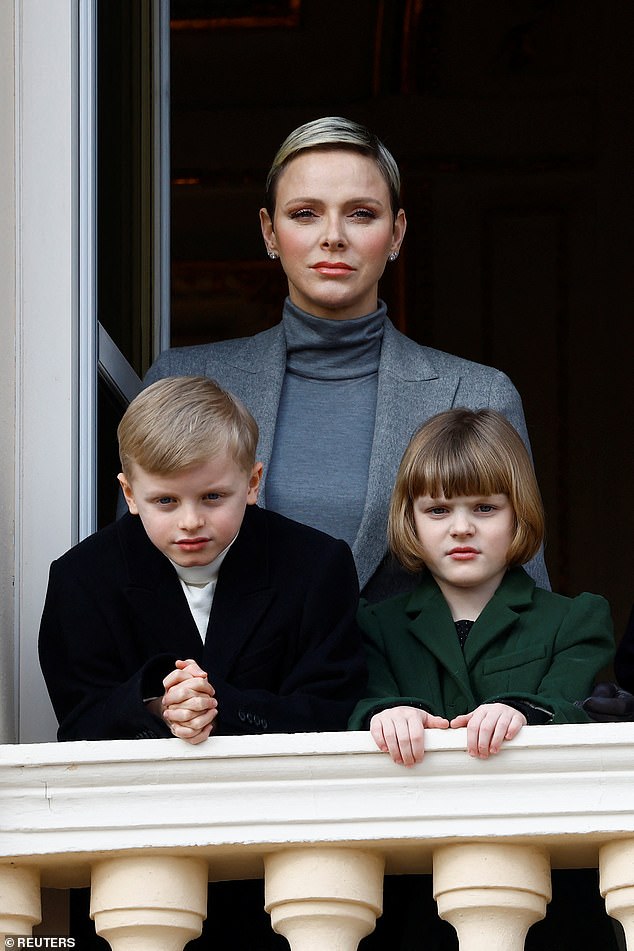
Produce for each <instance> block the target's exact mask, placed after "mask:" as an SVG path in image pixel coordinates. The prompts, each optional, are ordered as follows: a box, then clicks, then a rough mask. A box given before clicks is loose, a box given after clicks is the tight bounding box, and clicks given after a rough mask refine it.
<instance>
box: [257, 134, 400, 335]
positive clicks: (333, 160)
mask: <svg viewBox="0 0 634 951" xmlns="http://www.w3.org/2000/svg"><path fill="white" fill-rule="evenodd" d="M260 222H261V225H262V234H263V235H264V240H265V243H266V246H267V249H268V250H269V251H275V252H276V254H279V257H280V261H281V262H282V267H283V268H284V271H285V273H286V276H287V278H288V288H289V296H290V298H291V300H292V301H293V303H294V304H296V305H297V306H298V307H300V308H301V309H302V310H305V311H308V313H310V314H313V315H314V316H316V317H325V318H328V319H332V320H344V319H347V318H353V317H363V316H364V315H365V314H370V313H372V311H373V310H376V307H377V300H378V282H379V278H380V277H381V275H382V274H383V271H384V269H385V264H386V261H387V258H388V255H389V254H390V253H391V252H392V251H398V249H399V248H400V246H401V242H402V240H403V236H404V234H405V226H406V222H405V213H404V211H403V210H402V209H401V210H400V211H399V212H398V215H397V217H396V221H394V217H393V214H392V208H391V205H390V193H389V189H388V187H387V184H386V182H385V179H384V178H383V176H382V175H381V173H380V171H379V169H378V167H377V165H376V163H375V162H374V161H373V160H372V159H371V158H369V157H368V156H365V155H360V154H359V153H357V152H345V151H339V150H333V151H331V152H322V151H313V152H311V151H307V152H305V153H303V154H300V155H298V156H297V157H296V158H294V159H293V160H292V161H291V162H290V163H289V165H288V166H287V168H285V169H284V171H283V172H282V174H281V175H280V177H279V180H278V183H277V193H276V204H275V218H274V220H273V221H271V219H270V216H269V214H268V212H267V211H266V209H264V208H263V209H261V211H260Z"/></svg>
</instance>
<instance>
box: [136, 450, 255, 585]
mask: <svg viewBox="0 0 634 951" xmlns="http://www.w3.org/2000/svg"><path fill="white" fill-rule="evenodd" d="M261 477H262V463H260V462H257V463H256V464H255V465H254V466H253V469H252V470H251V472H250V473H247V472H245V471H244V470H243V469H241V468H240V467H239V466H238V464H237V463H236V462H235V461H234V459H233V458H232V457H231V456H230V455H229V454H228V453H227V454H225V455H218V456H214V457H213V458H211V459H209V460H208V461H206V462H203V463H200V464H197V465H193V466H190V467H188V468H187V469H182V470H180V471H179V472H175V473H173V474H171V475H152V474H151V473H149V472H146V471H145V470H144V469H141V467H140V466H137V465H133V467H132V473H131V475H130V478H129V479H126V477H125V475H124V474H123V473H119V476H118V479H119V482H120V483H121V487H122V489H123V494H124V495H125V499H126V502H127V503H128V508H129V509H130V512H131V513H132V514H133V515H138V516H139V517H140V519H141V521H142V522H143V527H144V529H145V531H146V533H147V535H148V537H149V539H150V541H151V542H152V543H153V544H154V545H156V547H157V548H158V549H159V551H162V552H163V554H164V555H167V557H168V558H171V559H172V561H174V562H176V564H177V565H181V566H182V567H183V568H191V567H193V566H195V565H208V564H210V563H211V562H212V561H213V560H214V559H215V558H217V557H218V555H219V554H220V553H221V552H223V551H224V550H225V548H226V547H227V545H229V544H230V543H231V542H232V541H233V539H234V538H235V536H236V535H237V533H238V530H239V528H240V525H241V524H242V519H243V517H244V511H245V508H246V506H247V505H253V504H254V503H255V502H257V498H258V489H259V486H260V479H261Z"/></svg>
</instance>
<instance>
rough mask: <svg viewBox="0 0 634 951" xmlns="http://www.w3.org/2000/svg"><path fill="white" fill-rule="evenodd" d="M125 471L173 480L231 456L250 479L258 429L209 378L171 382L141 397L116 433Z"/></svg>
mask: <svg viewBox="0 0 634 951" xmlns="http://www.w3.org/2000/svg"><path fill="white" fill-rule="evenodd" d="M117 438H118V440H119V457H120V459H121V468H122V470H123V473H124V475H125V476H126V477H127V478H130V476H131V469H132V466H133V465H137V466H139V467H140V468H141V469H143V470H144V471H145V472H149V473H151V474H152V475H169V474H171V473H173V472H179V471H180V470H182V469H186V468H187V467H188V466H193V465H198V464H200V463H202V462H205V461H207V460H208V459H209V458H211V457H212V456H216V455H218V454H221V453H227V452H228V453H229V454H230V455H231V457H232V458H233V460H234V461H235V462H236V463H237V465H238V466H239V467H240V468H241V469H243V470H244V471H245V472H247V473H250V472H251V470H252V468H253V465H254V463H255V452H256V447H257V443H258V426H257V423H256V421H255V420H254V419H253V417H252V416H251V414H250V413H249V411H248V410H247V408H246V407H245V406H244V405H243V404H242V403H241V402H240V400H239V399H237V397H235V396H232V395H231V393H227V391H226V390H223V389H221V387H219V386H218V384H217V383H215V382H214V381H213V380H210V379H208V378H207V377H204V376H171V377H165V378H164V379H162V380H158V381H157V382H156V383H153V384H152V385H151V386H148V387H147V389H145V390H142V391H141V393H139V395H138V396H136V397H135V398H134V399H133V400H132V402H131V403H130V405H129V406H128V408H127V410H126V411H125V413H124V415H123V418H122V420H121V422H120V423H119V427H118V429H117Z"/></svg>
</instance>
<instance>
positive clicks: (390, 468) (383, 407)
mask: <svg viewBox="0 0 634 951" xmlns="http://www.w3.org/2000/svg"><path fill="white" fill-rule="evenodd" d="M459 382H460V378H459V376H458V375H457V374H451V375H448V376H445V377H442V378H441V377H440V376H439V374H438V372H437V370H436V369H435V367H434V366H433V365H432V363H431V361H430V360H429V359H428V357H427V353H426V351H425V349H424V348H423V347H418V346H416V345H414V344H413V343H412V341H411V340H409V339H408V338H407V337H404V336H403V335H402V334H401V333H399V332H398V331H397V330H396V329H395V327H394V326H393V325H392V323H391V322H390V321H389V320H387V319H386V321H385V330H384V334H383V341H382V344H381V358H380V361H379V381H378V390H377V402H376V418H375V424H374V437H373V441H372V452H371V455H370V467H369V472H368V489H367V495H366V500H365V507H364V511H363V517H362V520H361V524H360V526H359V531H358V533H357V537H356V539H355V542H354V545H353V548H352V550H353V553H354V556H355V561H356V564H357V570H358V573H359V585H360V587H361V588H363V587H364V585H365V584H366V583H367V582H368V581H369V579H370V578H371V576H372V575H373V574H374V572H375V571H376V569H377V567H378V565H379V564H380V562H381V560H382V559H383V557H384V555H385V550H386V532H387V514H388V509H389V501H390V496H391V493H392V488H393V486H394V482H395V479H396V473H397V471H398V467H399V464H400V461H401V457H402V455H403V453H404V451H405V448H406V447H407V444H408V442H409V440H410V439H411V437H412V435H413V433H414V432H415V430H416V429H418V427H419V426H420V425H422V423H424V422H425V421H426V420H427V419H429V417H430V416H433V415H434V414H435V413H437V412H439V411H440V410H441V409H446V408H447V407H449V406H451V405H452V403H453V400H454V397H455V394H456V390H457V388H458V384H459Z"/></svg>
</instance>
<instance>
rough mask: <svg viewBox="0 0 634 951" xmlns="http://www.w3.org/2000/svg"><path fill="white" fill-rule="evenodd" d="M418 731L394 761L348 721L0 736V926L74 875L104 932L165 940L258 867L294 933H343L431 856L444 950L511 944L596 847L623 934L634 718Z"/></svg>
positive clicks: (377, 908) (427, 865)
mask: <svg viewBox="0 0 634 951" xmlns="http://www.w3.org/2000/svg"><path fill="white" fill-rule="evenodd" d="M427 748H428V751H427V754H426V756H425V759H424V761H423V763H422V764H420V765H419V766H417V767H415V768H413V769H404V768H403V767H398V766H395V765H394V764H393V763H392V762H391V760H390V759H389V758H388V756H386V755H385V754H382V753H379V752H378V750H376V749H375V747H374V744H373V742H372V740H371V738H370V736H369V735H368V734H365V733H324V734H294V735H283V736H256V737H215V738H212V739H211V740H209V741H208V742H207V743H204V744H202V745H201V746H197V747H192V746H188V745H187V744H185V743H181V742H180V741H178V740H133V741H113V742H98V743H94V742H78V743H65V744H48V743H47V744H35V745H24V746H0V932H4V933H8V934H12V935H30V934H31V929H32V927H33V925H34V924H36V923H37V922H38V921H39V920H40V888H41V887H51V888H62V889H65V888H69V887H76V886H86V885H90V886H91V908H92V915H93V917H94V919H95V924H96V928H97V931H98V932H99V933H100V934H102V935H103V936H104V937H105V938H107V940H108V941H109V942H110V944H111V946H112V948H113V949H115V951H117V949H122V948H123V947H125V948H126V949H127V951H130V949H135V951H161V949H164V951H168V949H170V951H173V949H179V948H182V946H183V945H184V944H185V942H186V941H188V940H190V939H191V938H192V937H194V936H196V935H197V934H198V933H199V932H200V928H201V925H202V921H203V919H204V917H205V914H206V907H205V905H206V894H207V890H206V884H207V881H208V880H220V879H234V878H255V877H258V876H264V878H265V885H266V907H267V910H268V911H269V912H270V914H271V921H272V925H273V927H274V928H275V930H276V931H279V932H281V933H282V934H284V935H285V936H286V937H287V939H288V941H289V943H290V946H291V948H292V949H293V951H317V949H320V951H323V948H324V947H329V948H330V949H331V951H353V949H355V948H356V947H357V944H358V942H359V940H360V939H361V938H362V937H363V936H364V935H365V934H367V933H369V932H370V931H371V930H372V928H373V927H374V922H375V919H376V916H377V915H379V914H380V912H381V900H382V881H383V874H384V873H385V872H387V873H415V872H428V871H431V870H432V869H433V875H434V892H435V895H436V898H437V901H438V910H439V914H440V915H441V916H442V917H444V918H446V919H448V920H449V921H450V922H451V923H452V924H453V925H454V927H455V928H456V930H457V931H458V934H459V937H460V947H461V951H483V949H486V951H520V949H521V948H523V946H524V938H525V935H526V931H527V929H528V928H529V927H530V925H531V924H532V923H533V922H535V921H537V920H538V919H539V918H541V917H543V915H544V914H545V913H546V907H547V902H548V899H549V895H550V868H551V866H552V867H556V868H576V867H591V866H598V867H599V869H600V887H601V893H602V894H603V895H604V896H605V899H606V905H607V909H608V911H609V913H610V914H611V915H613V916H614V917H615V918H617V919H619V920H620V921H621V923H622V925H623V928H624V931H625V935H626V938H627V941H628V947H629V949H630V951H634V724H588V725H584V726H576V725H566V726H545V727H526V728H525V729H524V730H522V732H521V733H520V734H519V736H518V737H516V739H514V740H513V741H512V742H510V743H508V744H506V745H505V746H504V748H503V750H502V751H501V752H500V753H499V754H498V755H497V756H495V757H492V758H490V759H488V760H476V759H471V758H470V757H468V756H467V754H466V752H465V731H463V730H459V731H447V732H444V731H431V732H430V733H429V734H428V737H427ZM148 882H151V887H150V888H149V887H148ZM148 893H149V897H148ZM483 912H486V913H483ZM326 936H327V938H326ZM333 936H334V937H333Z"/></svg>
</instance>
